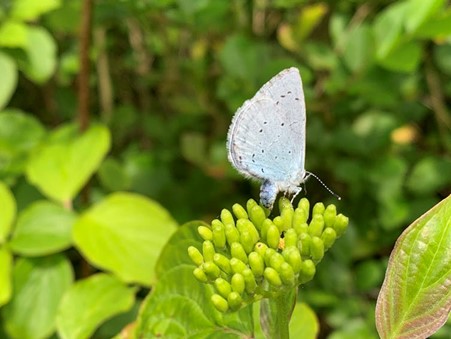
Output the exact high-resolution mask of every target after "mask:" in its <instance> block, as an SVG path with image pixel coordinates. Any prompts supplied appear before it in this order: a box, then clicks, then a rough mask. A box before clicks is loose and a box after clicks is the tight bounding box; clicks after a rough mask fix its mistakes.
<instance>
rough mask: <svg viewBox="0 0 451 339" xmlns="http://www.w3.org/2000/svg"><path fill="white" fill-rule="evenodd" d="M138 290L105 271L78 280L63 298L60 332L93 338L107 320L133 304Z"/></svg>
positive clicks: (66, 335) (74, 336)
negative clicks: (98, 328)
mask: <svg viewBox="0 0 451 339" xmlns="http://www.w3.org/2000/svg"><path fill="white" fill-rule="evenodd" d="M134 291H135V288H132V287H127V286H126V285H124V284H123V283H122V282H121V281H119V280H118V279H117V278H115V277H113V276H111V275H107V274H103V273H101V274H96V275H93V276H91V277H89V278H87V279H84V280H80V281H77V282H76V283H75V284H74V285H72V286H71V287H70V288H69V290H68V291H67V292H66V294H65V295H64V297H63V299H62V301H61V304H60V307H59V310H58V315H57V329H58V334H59V335H60V336H61V337H62V338H66V339H70V338H74V339H79V338H80V339H81V338H91V337H92V335H93V334H94V331H95V329H96V328H97V327H99V326H100V325H101V324H102V323H103V322H105V321H106V320H107V319H109V318H111V317H113V316H114V315H117V314H119V313H123V312H126V311H127V310H129V309H130V308H131V307H132V306H133V303H134V299H135V298H134Z"/></svg>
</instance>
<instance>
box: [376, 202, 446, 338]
mask: <svg viewBox="0 0 451 339" xmlns="http://www.w3.org/2000/svg"><path fill="white" fill-rule="evenodd" d="M450 244H451V195H450V196H448V197H447V198H446V199H445V200H443V201H442V202H441V203H439V204H438V205H436V206H435V207H433V208H432V209H431V210H429V211H428V212H427V213H425V214H424V215H423V216H421V217H420V218H419V219H417V220H416V221H415V222H414V223H413V224H412V225H410V226H409V227H408V228H407V229H406V230H405V231H404V232H403V234H402V235H401V236H400V237H399V239H398V241H397V242H396V245H395V248H394V249H393V252H392V254H391V256H390V261H389V265H388V269H387V273H386V276H385V281H384V283H383V285H382V289H381V291H380V294H379V297H378V300H377V306H376V325H377V330H378V332H379V335H380V336H381V338H382V339H384V338H426V337H428V336H429V335H431V334H432V333H435V332H436V331H437V329H438V328H440V327H441V326H442V325H443V324H444V323H445V321H446V320H447V319H448V314H449V311H450V309H451V256H450Z"/></svg>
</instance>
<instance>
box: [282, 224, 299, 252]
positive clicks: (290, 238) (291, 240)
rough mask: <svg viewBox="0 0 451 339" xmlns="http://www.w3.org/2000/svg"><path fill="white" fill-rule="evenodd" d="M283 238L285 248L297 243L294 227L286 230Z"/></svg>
mask: <svg viewBox="0 0 451 339" xmlns="http://www.w3.org/2000/svg"><path fill="white" fill-rule="evenodd" d="M283 239H284V241H285V248H287V247H290V246H297V245H298V235H297V233H296V230H295V229H294V228H290V229H288V230H286V231H285V236H284V238H283Z"/></svg>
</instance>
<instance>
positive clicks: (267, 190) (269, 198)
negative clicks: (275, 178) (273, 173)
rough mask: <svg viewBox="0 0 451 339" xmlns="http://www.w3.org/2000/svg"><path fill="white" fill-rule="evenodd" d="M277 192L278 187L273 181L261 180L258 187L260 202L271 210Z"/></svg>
mask: <svg viewBox="0 0 451 339" xmlns="http://www.w3.org/2000/svg"><path fill="white" fill-rule="evenodd" d="M278 192H279V189H278V188H277V185H276V184H275V183H274V182H271V181H269V180H265V181H263V183H262V185H261V187H260V202H261V203H262V205H263V206H264V207H266V208H268V209H270V210H272V207H273V205H274V202H275V201H276V198H277V193H278Z"/></svg>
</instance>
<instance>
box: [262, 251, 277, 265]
mask: <svg viewBox="0 0 451 339" xmlns="http://www.w3.org/2000/svg"><path fill="white" fill-rule="evenodd" d="M276 253H277V251H276V250H274V249H273V248H267V249H266V251H265V254H264V255H263V261H264V262H265V265H266V266H269V265H270V262H271V257H272V256H273V255H275V254H276Z"/></svg>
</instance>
